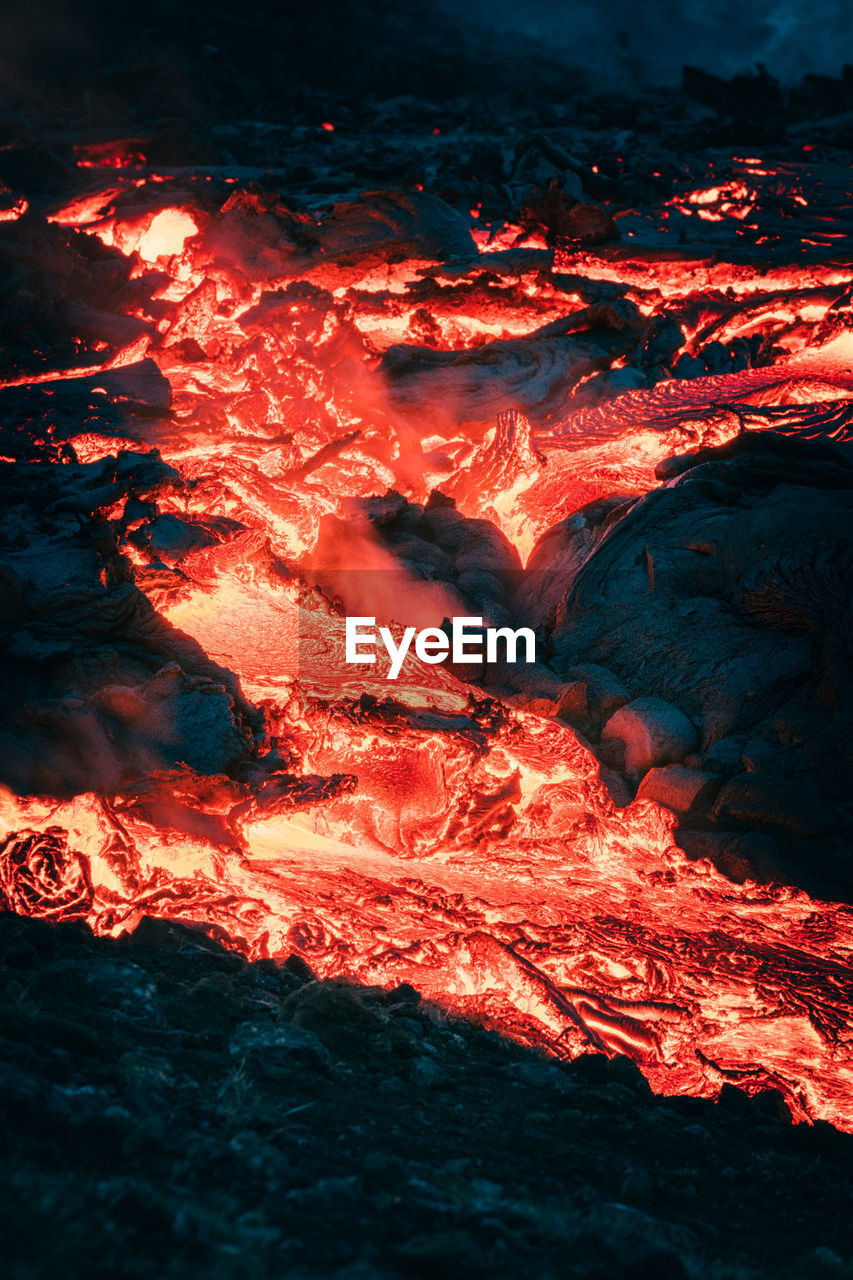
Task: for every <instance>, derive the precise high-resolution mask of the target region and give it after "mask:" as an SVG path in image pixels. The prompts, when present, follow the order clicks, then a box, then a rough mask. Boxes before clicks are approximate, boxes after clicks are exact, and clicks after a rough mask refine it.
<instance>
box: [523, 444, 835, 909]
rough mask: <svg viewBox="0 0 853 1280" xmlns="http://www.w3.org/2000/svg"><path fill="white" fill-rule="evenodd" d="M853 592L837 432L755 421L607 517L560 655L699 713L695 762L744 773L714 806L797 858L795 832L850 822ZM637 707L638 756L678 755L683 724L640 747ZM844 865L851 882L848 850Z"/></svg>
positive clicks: (558, 640)
mask: <svg viewBox="0 0 853 1280" xmlns="http://www.w3.org/2000/svg"><path fill="white" fill-rule="evenodd" d="M851 598H853V470H851V469H850V467H849V465H847V464H846V463H845V462H843V460H841V459H840V458H838V457H837V456H834V455H833V453H832V451H831V450H829V449H827V448H826V447H824V446H819V445H811V444H808V443H804V442H800V441H794V440H787V439H779V438H777V437H774V436H773V435H772V434H762V435H761V436H760V437H759V436H747V437H745V438H740V439H739V440H738V441H736V442H733V443H732V444H730V445H728V446H724V447H723V448H722V449H720V450H719V451H714V450H704V451H702V452H701V453H700V454H699V455H698V457H697V458H696V459H695V461H694V465H692V466H690V465H689V463H688V461H687V460H685V461H684V464H683V468H682V472H681V474H680V475H679V476H678V478H676V479H674V480H672V481H670V483H669V484H667V485H666V486H665V487H663V488H661V489H658V490H655V491H654V492H652V493H650V494H649V495H648V496H647V497H646V498H644V499H642V500H640V501H639V502H636V503H635V504H634V505H633V506H632V507H631V508H630V509H629V510H628V511H627V512H626V513H625V514H623V515H622V517H621V519H619V520H618V521H616V522H615V523H614V524H613V525H612V526H611V528H610V530H609V532H608V536H607V537H606V538H605V539H604V540H603V541H602V542H601V543H600V544H599V545H598V546H597V547H596V548H595V549H594V550H593V551H592V553H591V554H590V555H589V556H588V557H587V558H586V560H585V561H584V563H583V564H582V567H581V568H580V569H579V571H578V573H577V575H576V577H575V579H574V582H573V585H572V586H571V588H570V590H569V591H568V593H567V595H566V597H565V599H564V601H563V602H561V603H560V604H558V605H557V607H556V609H555V610H554V612H553V614H552V616H551V619H550V621H549V624H548V628H547V629H548V633H549V644H550V650H551V654H552V659H551V663H552V666H554V667H555V669H556V670H557V671H558V672H560V673H564V674H565V675H566V676H576V675H577V673H578V670H579V668H578V665H577V664H578V663H580V662H584V663H595V664H601V665H603V666H605V667H607V668H608V669H610V670H612V671H613V672H615V674H616V675H617V676H618V677H619V678H620V679H621V680H622V681H624V684H625V686H626V687H627V689H628V691H629V692H630V693H631V695H632V696H633V697H634V698H635V699H637V698H639V699H641V700H642V699H645V698H647V697H648V696H649V695H650V694H653V695H655V697H657V698H663V699H666V700H667V701H668V702H669V703H671V704H672V705H673V706H674V707H675V708H677V709H678V714H684V715H686V716H687V717H689V719H690V720H692V722H693V723H694V724H695V725H697V726H698V728H699V736H700V739H701V750H702V752H703V753H704V754H700V755H699V756H697V757H696V758H695V760H694V759H693V758H692V757H691V760H690V762H689V763H690V764H691V765H694V764H698V765H699V767H700V768H704V767H705V766H706V764H707V767H708V768H710V769H711V770H712V771H714V772H718V773H722V774H724V775H726V774H728V775H733V774H740V775H741V776H740V777H739V778H737V779H734V780H732V781H731V782H730V783H728V784H727V785H725V786H724V787H723V789H722V791H721V793H720V795H719V797H718V799H717V802H716V806H715V808H714V811H713V815H712V818H713V820H716V821H717V822H718V823H719V824H720V826H721V827H722V829H723V830H730V829H731V828H732V826H733V825H734V826H737V827H740V828H742V829H744V830H746V829H755V830H758V831H767V832H769V833H772V834H774V835H775V836H777V837H778V838H780V839H781V840H782V844H783V846H784V849H785V853H786V856H787V857H789V858H790V859H791V860H792V863H793V865H796V863H797V859H798V858H799V857H800V856H801V853H802V850H801V847H800V846H799V845H797V843H796V838H800V837H806V838H811V837H816V836H830V835H832V836H838V837H839V838H841V837H842V836H843V835H844V831H845V822H844V816H843V811H842V809H841V808H840V807H839V806H841V805H843V802H844V801H845V800H846V799H847V798H848V795H849V776H850V772H849V771H850V767H851V765H850V761H851V757H850V741H851V727H853V722H851V715H853V698H851V695H852V694H853V674H851V673H853V667H851V655H850V637H851V635H853V627H851V618H850V602H851ZM631 705H632V704H629V705H628V706H626V707H623V708H621V709H620V710H619V711H617V712H616V713H615V716H614V717H613V719H612V720H611V721H610V722H609V724H608V727H607V728H606V729H605V734H606V735H607V737H608V739H610V738H614V737H616V736H618V737H619V738H620V739H621V740H622V741H624V742H625V743H626V763H625V767H626V768H627V769H628V770H629V772H630V771H633V772H634V773H635V774H636V773H638V772H641V771H644V770H645V769H647V768H648V767H649V766H651V765H656V764H662V763H666V762H667V761H676V760H683V759H684V756H685V755H686V754H687V753H688V752H689V751H690V750H691V749H692V748H691V746H690V744H688V743H687V740H686V738H685V740H684V742H683V744H682V748H681V750H679V749H677V747H676V745H675V744H670V746H669V747H661V751H663V752H664V753H665V757H666V758H664V756H659V757H656V756H655V754H654V751H655V749H654V746H653V739H655V734H652V733H646V734H645V737H644V738H643V742H646V747H647V750H646V752H645V754H643V753H642V752H641V751H640V748H641V746H642V743H641V742H640V738H641V737H643V735H642V734H640V733H639V730H637V732H636V733H634V734H633V735H632V734H631V733H629V732H628V727H627V726H626V727H625V728H624V730H622V729H620V728H619V725H620V723H621V722H620V720H619V717H622V719H625V718H626V717H627V716H628V713H629V711H630V706H631ZM673 714H675V713H673ZM611 730H612V731H611ZM646 739H648V741H646ZM655 740H656V739H655ZM747 743H751V744H752V746H751V747H750V748H749V749H748V750H747V749H746V748H747ZM632 744H633V745H632ZM607 750H610V748H609V747H608V748H607ZM638 753H639V755H638ZM744 753H745V754H744ZM611 754H612V752H611ZM640 755H642V759H640ZM607 763H608V764H613V763H616V764H617V765H618V763H619V762H618V761H617V760H615V758H614V759H611V758H610V756H607ZM744 768H746V769H747V772H746V773H743V769H744ZM845 771H846V780H845V778H844V774H845ZM842 866H843V860H842V862H841V863H840V862H839V860H838V858H837V857H834V858H833V875H832V879H833V880H836V879H837V877H838V875H839V870H840V868H841V867H842ZM812 869H814V868H810V870H812ZM841 879H842V882H843V883H844V884H845V885H846V886H847V888H846V889H845V892H849V891H850V887H851V886H853V858H850V859H848V864H847V870H846V871H842V874H841Z"/></svg>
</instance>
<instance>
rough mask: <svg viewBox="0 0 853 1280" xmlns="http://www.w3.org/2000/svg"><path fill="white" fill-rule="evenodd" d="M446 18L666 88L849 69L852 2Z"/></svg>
mask: <svg viewBox="0 0 853 1280" xmlns="http://www.w3.org/2000/svg"><path fill="white" fill-rule="evenodd" d="M441 3H442V7H443V8H444V9H446V10H447V11H448V12H449V13H452V14H453V15H454V16H456V17H458V18H459V19H462V20H468V21H470V22H471V23H475V22H476V23H481V24H483V25H484V26H486V27H490V28H492V29H494V30H500V29H503V30H509V31H515V32H519V31H520V32H523V33H524V34H525V35H527V36H529V37H533V38H536V39H541V40H543V41H546V42H547V43H548V45H549V46H550V48H551V51H552V53H560V54H561V55H562V56H564V57H565V59H566V60H567V62H576V63H579V64H580V65H581V66H584V67H586V68H588V69H589V70H592V71H594V73H595V75H596V78H600V77H602V76H603V77H604V79H605V81H606V82H608V83H612V84H620V85H622V86H623V87H624V85H625V82H626V81H639V82H641V83H663V84H666V83H672V82H674V81H677V80H678V79H679V78H680V72H681V67H682V65H683V64H684V63H686V62H687V63H695V64H698V65H699V66H702V67H703V68H705V69H706V70H709V71H714V72H716V73H717V74H718V75H724V76H729V75H733V74H735V73H737V72H740V71H744V70H748V69H750V68H751V67H754V65H755V63H756V62H762V63H764V64H766V66H767V67H768V69H769V71H770V72H771V73H772V74H773V75H775V76H777V77H778V78H780V79H782V80H785V81H798V80H799V79H800V78H801V76H802V75H803V73H804V72H817V73H819V74H824V75H827V74H828V75H838V73H839V71H840V69H841V66H842V64H843V63H844V62H849V61H850V60H851V59H853V4H851V2H850V0H812V2H811V3H807V2H806V0H525V3H523V4H516V3H513V2H512V0H464V2H463V0H441Z"/></svg>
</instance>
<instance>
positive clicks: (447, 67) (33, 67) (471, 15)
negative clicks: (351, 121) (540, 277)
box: [0, 0, 853, 124]
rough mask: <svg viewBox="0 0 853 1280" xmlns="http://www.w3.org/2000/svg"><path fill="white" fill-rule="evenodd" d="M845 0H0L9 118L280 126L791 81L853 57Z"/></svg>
mask: <svg viewBox="0 0 853 1280" xmlns="http://www.w3.org/2000/svg"><path fill="white" fill-rule="evenodd" d="M851 14H853V7H851V4H850V0H810V2H809V3H806V2H805V0H752V2H751V3H749V4H746V3H743V2H742V0H526V3H524V4H519V3H515V2H513V0H436V2H434V3H429V4H427V3H418V2H417V0H409V2H408V3H402V2H400V0H397V2H395V0H306V3H305V4H294V3H292V0H291V2H287V0H286V2H285V3H282V2H281V0H243V2H240V3H237V2H236V0H209V2H208V3H206V4H201V3H198V2H197V0H196V2H194V3H184V2H183V0H142V2H141V3H140V4H138V5H136V6H133V7H132V8H131V7H128V6H123V5H122V4H121V3H120V0H29V3H26V4H21V5H19V6H15V5H13V4H11V3H10V2H9V0H2V3H0V112H4V111H5V112H9V111H12V112H15V111H20V110H24V111H26V112H29V113H31V114H33V115H35V116H38V117H39V119H41V120H43V119H44V117H45V115H46V116H48V117H50V118H53V119H55V120H56V121H57V122H68V121H74V122H78V123H79V122H80V121H86V122H87V123H90V124H97V123H104V122H111V123H113V124H115V123H117V121H118V119H119V118H120V117H125V116H127V117H128V122H129V123H132V121H133V120H134V119H136V120H140V119H143V118H145V119H152V118H157V117H158V115H160V116H163V117H172V118H174V117H175V116H178V115H180V116H182V117H183V118H185V119H187V120H193V119H195V120H207V121H211V122H212V121H215V120H217V119H223V118H228V119H231V120H234V119H239V118H241V117H247V116H250V117H252V118H254V119H258V118H270V119H273V118H276V116H278V115H279V114H282V113H284V114H286V113H287V112H289V111H290V110H292V108H293V106H294V104H297V105H298V104H299V103H300V102H302V103H303V104H305V103H307V101H308V100H309V99H316V98H318V97H323V96H324V95H326V96H329V97H334V98H349V99H351V100H352V101H355V102H357V101H358V100H359V99H364V98H365V97H369V96H373V97H381V98H387V97H394V96H399V95H405V94H411V95H415V96H418V97H422V98H431V99H433V100H435V101H441V100H443V99H446V98H457V97H465V96H471V95H478V96H495V95H499V94H502V93H507V94H510V95H512V96H514V97H524V96H530V97H537V98H540V99H541V98H543V97H550V98H552V99H554V98H555V97H571V96H572V95H573V94H574V93H577V92H579V91H580V92H583V91H584V90H586V89H591V90H594V91H598V90H606V91H608V92H614V91H622V92H624V93H628V94H630V93H632V92H634V91H635V90H636V89H638V88H640V87H645V86H648V85H653V84H671V83H674V82H677V81H678V79H679V78H680V72H681V67H682V64H684V63H686V62H687V63H695V64H698V65H700V66H702V67H704V68H706V69H708V70H711V71H715V72H718V73H719V74H722V75H730V74H732V73H734V72H738V71H743V70H749V69H750V68H754V67H755V65H756V63H757V62H763V63H765V64H766V65H767V67H768V69H769V71H770V72H771V74H773V75H775V76H777V77H779V78H780V79H781V80H783V81H788V82H792V81H798V80H799V79H800V78H801V77H802V75H803V73H804V72H819V73H829V74H835V75H837V74H838V73H839V72H840V70H841V67H842V64H843V63H844V62H846V61H853V49H851V45H853V32H852V31H851V29H853V17H851Z"/></svg>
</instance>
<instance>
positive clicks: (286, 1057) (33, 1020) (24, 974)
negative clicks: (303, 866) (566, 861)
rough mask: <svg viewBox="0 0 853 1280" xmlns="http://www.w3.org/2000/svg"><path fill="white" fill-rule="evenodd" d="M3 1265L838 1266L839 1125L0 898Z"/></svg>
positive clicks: (66, 1268) (719, 1270)
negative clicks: (111, 935) (531, 1046)
mask: <svg viewBox="0 0 853 1280" xmlns="http://www.w3.org/2000/svg"><path fill="white" fill-rule="evenodd" d="M0 955H2V977H0V983H1V984H2V1015H1V1016H0V1026H2V1039H0V1052H2V1067H0V1071H2V1077H0V1078H2V1085H0V1099H2V1120H0V1141H2V1145H3V1150H4V1160H3V1166H2V1167H3V1190H2V1196H0V1206H2V1208H0V1214H2V1224H1V1225H0V1232H2V1240H3V1254H4V1273H5V1275H6V1276H8V1277H10V1280H19V1278H20V1280H24V1278H25V1280H31V1278H33V1277H41V1276H45V1277H47V1276H60V1275H62V1276H87V1277H93V1276H122V1277H149V1276H167V1277H179V1276H180V1277H191V1276H192V1277H196V1276H204V1277H210V1278H211V1280H218V1278H219V1277H222V1278H226V1277H227V1278H228V1280H231V1278H232V1277H234V1278H237V1277H244V1276H258V1275H264V1276H266V1275H269V1276H288V1277H299V1278H303V1277H304V1278H305V1280H308V1278H309V1277H310V1278H313V1277H326V1276H329V1277H332V1276H334V1277H336V1278H337V1280H371V1278H373V1277H376V1280H379V1277H382V1278H385V1277H387V1278H388V1280H391V1277H403V1276H415V1277H433V1276H446V1277H457V1276H458V1277H469V1276H470V1277H475V1276H484V1277H485V1276H488V1277H511V1276H513V1277H514V1276H520V1275H526V1276H535V1277H542V1278H543V1280H545V1278H546V1277H548V1278H551V1277H553V1278H554V1280H557V1277H574V1276H584V1277H600V1278H601V1280H604V1278H605V1277H607V1278H608V1280H610V1278H611V1277H613V1278H615V1277H624V1280H628V1278H629V1277H630V1278H632V1280H641V1278H644V1280H679V1278H680V1277H684V1276H689V1277H691V1278H695V1280H698V1278H699V1277H709V1278H710V1277H714V1280H723V1277H727V1278H729V1280H735V1278H736V1277H737V1278H739V1280H740V1278H742V1280H748V1278H751V1277H754V1276H768V1277H770V1276H772V1277H791V1278H793V1277H797V1278H799V1277H805V1276H815V1277H827V1280H829V1278H832V1280H841V1278H842V1277H847V1276H851V1275H853V1266H851V1265H850V1263H849V1259H850V1258H851V1256H853V1221H851V1213H850V1181H849V1174H850V1169H851V1167H852V1166H853V1137H850V1136H847V1135H844V1134H840V1133H838V1132H836V1131H835V1130H834V1129H832V1128H831V1127H830V1126H829V1125H826V1124H823V1123H818V1124H816V1125H814V1126H813V1127H810V1126H802V1125H796V1126H794V1125H791V1124H790V1123H789V1119H788V1116H787V1113H786V1112H785V1110H784V1108H783V1107H782V1106H781V1104H780V1101H779V1098H778V1097H777V1096H776V1095H774V1094H772V1093H766V1094H763V1095H760V1096H758V1097H756V1098H753V1099H751V1100H750V1099H748V1098H747V1097H746V1095H744V1094H742V1093H740V1092H739V1091H738V1090H736V1089H734V1088H732V1087H731V1086H726V1087H725V1089H724V1091H723V1094H722V1096H721V1098H720V1101H719V1103H716V1104H715V1103H711V1102H708V1101H704V1100H700V1099H693V1098H685V1097H674V1098H659V1097H655V1096H653V1095H652V1094H651V1093H650V1092H649V1089H648V1086H647V1085H646V1083H645V1081H644V1080H643V1078H642V1076H641V1075H640V1073H639V1071H638V1070H637V1069H636V1068H635V1067H634V1066H633V1064H631V1063H630V1062H629V1061H628V1060H627V1059H619V1058H617V1059H612V1060H609V1061H608V1060H607V1059H605V1058H604V1057H600V1056H585V1057H582V1058H580V1059H576V1060H575V1061H574V1062H572V1063H566V1064H561V1063H559V1062H555V1061H553V1060H546V1059H544V1058H542V1057H539V1056H537V1055H536V1054H534V1053H531V1052H530V1051H528V1050H526V1049H523V1048H521V1047H519V1046H517V1045H515V1044H513V1043H512V1042H508V1041H506V1040H502V1039H501V1038H499V1037H498V1036H496V1035H494V1034H492V1033H490V1032H486V1031H483V1030H481V1029H479V1028H478V1027H477V1026H476V1024H475V1023H473V1022H470V1021H459V1020H456V1019H452V1018H449V1017H446V1016H445V1015H444V1014H443V1013H442V1011H441V1010H440V1009H438V1008H436V1007H434V1006H429V1005H426V1004H424V1003H422V1002H421V1001H420V1000H419V997H418V996H417V994H416V993H415V992H414V991H413V990H412V989H411V988H410V987H407V986H403V987H400V988H398V989H397V990H395V991H390V992H386V991H382V990H379V989H365V988H358V987H349V986H343V985H338V984H334V983H328V982H323V983H321V982H316V981H314V980H313V978H312V975H311V973H310V970H308V968H307V966H306V965H305V963H304V961H302V960H300V959H296V958H292V959H291V960H290V961H288V962H286V963H285V964H284V965H283V966H282V967H278V966H277V965H275V964H274V963H273V962H272V961H261V962H260V963H257V964H249V963H247V962H246V961H245V960H244V958H243V957H242V956H240V955H238V954H237V953H235V952H233V951H230V950H227V949H225V948H224V947H222V946H220V945H219V944H218V943H217V942H215V941H211V939H210V938H209V937H208V936H207V935H206V934H204V933H202V932H201V931H196V930H193V929H188V928H186V927H184V926H181V925H178V924H174V923H168V922H165V921H155V920H153V919H150V918H144V919H143V920H142V921H141V923H140V924H139V926H138V927H137V928H136V930H135V932H134V933H133V934H131V935H126V936H124V937H122V938H120V939H118V940H111V939H107V938H100V939H96V938H94V937H93V935H92V934H91V933H90V932H89V930H88V929H87V928H86V927H85V926H84V925H81V924H78V923H71V924H60V925H52V924H49V923H47V922H45V921H40V920H26V919H22V918H19V917H17V916H14V915H11V914H4V915H2V916H0Z"/></svg>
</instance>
